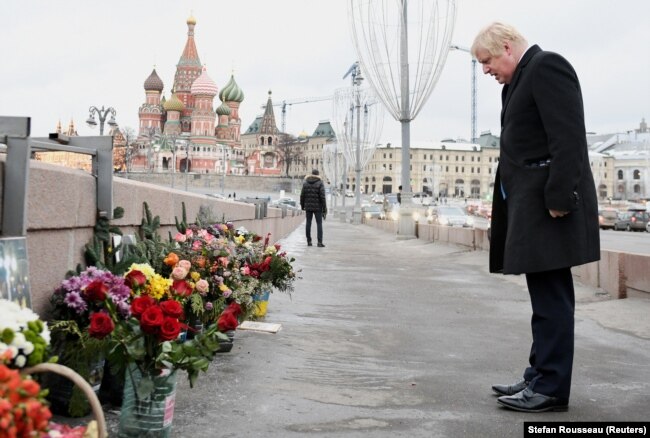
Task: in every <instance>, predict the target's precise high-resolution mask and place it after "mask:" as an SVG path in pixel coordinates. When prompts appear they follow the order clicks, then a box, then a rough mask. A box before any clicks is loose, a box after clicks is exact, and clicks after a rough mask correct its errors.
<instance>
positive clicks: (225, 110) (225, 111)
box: [215, 102, 231, 116]
mask: <svg viewBox="0 0 650 438" xmlns="http://www.w3.org/2000/svg"><path fill="white" fill-rule="evenodd" d="M215 112H216V113H217V115H219V116H229V115H230V113H231V110H230V107H229V106H228V105H226V102H223V103H222V104H221V105H219V106H218V107H217V109H216V111H215Z"/></svg>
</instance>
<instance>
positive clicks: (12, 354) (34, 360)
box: [0, 300, 50, 368]
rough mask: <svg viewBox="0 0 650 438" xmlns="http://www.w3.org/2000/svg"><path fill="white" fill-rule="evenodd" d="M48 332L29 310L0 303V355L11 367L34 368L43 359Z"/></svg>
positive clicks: (10, 302) (48, 337)
mask: <svg viewBox="0 0 650 438" xmlns="http://www.w3.org/2000/svg"><path fill="white" fill-rule="evenodd" d="M49 345H50V331H49V329H48V328H47V323H45V322H43V321H41V320H40V319H39V317H38V315H37V314H36V313H34V312H33V311H32V310H31V309H28V308H21V307H20V305H18V304H17V303H14V302H12V301H8V300H0V355H1V356H2V357H3V358H4V362H5V363H6V364H8V365H9V366H10V367H12V368H23V367H25V366H34V365H36V364H39V363H41V362H44V361H45V360H46V359H47V353H48V349H49Z"/></svg>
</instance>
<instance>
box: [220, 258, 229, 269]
mask: <svg viewBox="0 0 650 438" xmlns="http://www.w3.org/2000/svg"><path fill="white" fill-rule="evenodd" d="M218 260H219V263H221V266H223V267H224V268H227V267H228V263H230V260H228V257H219V259H218Z"/></svg>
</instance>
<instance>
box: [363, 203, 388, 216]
mask: <svg viewBox="0 0 650 438" xmlns="http://www.w3.org/2000/svg"><path fill="white" fill-rule="evenodd" d="M361 214H362V215H363V217H365V218H366V219H386V214H385V213H384V209H383V208H382V206H381V205H378V204H373V205H367V206H364V207H361Z"/></svg>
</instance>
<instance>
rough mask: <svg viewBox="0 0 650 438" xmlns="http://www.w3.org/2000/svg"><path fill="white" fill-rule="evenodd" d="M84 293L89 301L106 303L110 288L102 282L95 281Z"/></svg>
mask: <svg viewBox="0 0 650 438" xmlns="http://www.w3.org/2000/svg"><path fill="white" fill-rule="evenodd" d="M83 293H84V295H85V297H86V299H87V300H89V301H104V300H105V299H106V294H107V293H108V286H106V285H105V284H104V282H103V281H101V280H95V281H93V282H92V283H90V284H89V285H88V286H86V289H85V290H84V292H83Z"/></svg>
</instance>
